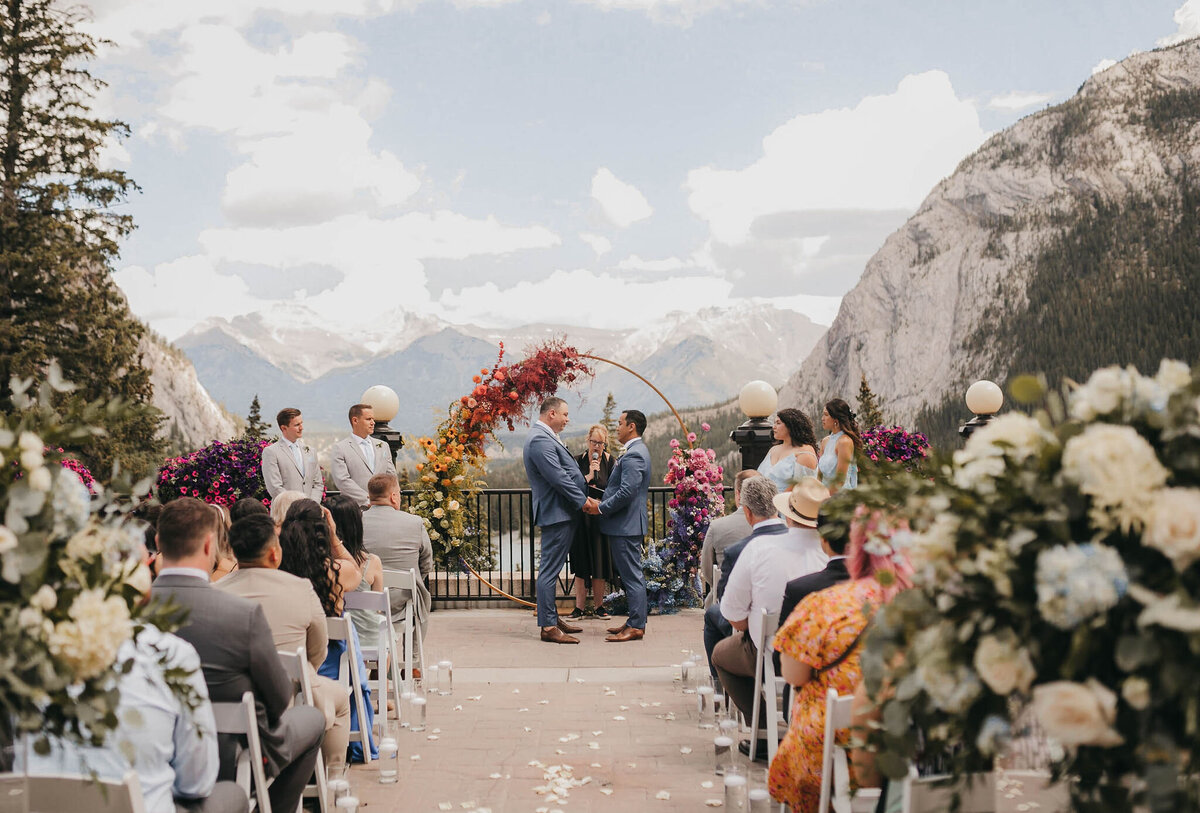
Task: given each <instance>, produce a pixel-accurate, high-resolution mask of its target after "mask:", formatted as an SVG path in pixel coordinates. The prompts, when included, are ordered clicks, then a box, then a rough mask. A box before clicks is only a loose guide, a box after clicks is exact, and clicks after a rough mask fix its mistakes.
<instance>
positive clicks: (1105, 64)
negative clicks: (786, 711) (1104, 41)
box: [1092, 59, 1117, 76]
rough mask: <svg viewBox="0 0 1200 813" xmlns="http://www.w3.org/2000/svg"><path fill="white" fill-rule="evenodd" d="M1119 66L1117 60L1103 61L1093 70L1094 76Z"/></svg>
mask: <svg viewBox="0 0 1200 813" xmlns="http://www.w3.org/2000/svg"><path fill="white" fill-rule="evenodd" d="M1116 64H1117V60H1115V59H1102V60H1100V61H1099V62H1097V63H1096V67H1094V68H1092V76H1095V75H1096V74H1098V73H1104V72H1105V71H1106V70H1108V69H1109V68H1111V67H1112V66H1113V65H1116Z"/></svg>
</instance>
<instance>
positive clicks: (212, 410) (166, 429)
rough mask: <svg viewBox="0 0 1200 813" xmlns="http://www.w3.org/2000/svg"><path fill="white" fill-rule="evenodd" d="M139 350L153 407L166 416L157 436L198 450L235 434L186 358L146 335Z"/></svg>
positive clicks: (234, 425) (232, 422) (233, 426)
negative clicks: (152, 398)
mask: <svg viewBox="0 0 1200 813" xmlns="http://www.w3.org/2000/svg"><path fill="white" fill-rule="evenodd" d="M140 349H141V351H142V363H143V364H145V365H146V367H148V368H149V369H150V380H151V382H152V383H153V384H154V406H155V407H157V408H158V409H159V410H160V411H162V413H163V415H165V416H166V421H164V422H163V426H162V430H161V434H162V435H163V436H164V437H166V438H167V439H168V440H169V441H171V442H172V444H173V445H178V446H181V447H183V448H185V449H189V450H190V449H198V448H200V447H201V446H205V445H207V444H208V443H210V442H211V441H214V440H228V439H229V438H231V437H233V436H235V435H236V434H237V433H238V426H237V423H236V421H235V419H234V417H233V416H232V415H230V414H229V413H228V412H226V411H225V409H224V408H222V407H221V406H220V405H219V404H218V403H217V402H216V401H214V400H213V399H212V397H211V396H209V394H208V391H207V390H205V389H204V387H203V386H202V385H201V384H200V379H199V378H197V377H196V370H195V368H194V367H192V363H191V362H190V361H188V358H187V356H185V355H184V354H183V353H182V352H181V351H179V350H177V349H175V348H174V347H171V346H170V345H169V344H168V343H167V342H166V341H164V340H163V339H162V338H160V337H158V336H155V335H153V334H151V333H150V332H149V331H147V333H146V336H145V337H144V338H143V339H142V342H141V345H140Z"/></svg>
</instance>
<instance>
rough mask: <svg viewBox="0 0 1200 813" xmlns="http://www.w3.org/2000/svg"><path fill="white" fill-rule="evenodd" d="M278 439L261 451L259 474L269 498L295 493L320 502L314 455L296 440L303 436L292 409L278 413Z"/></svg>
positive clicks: (321, 484) (322, 489)
mask: <svg viewBox="0 0 1200 813" xmlns="http://www.w3.org/2000/svg"><path fill="white" fill-rule="evenodd" d="M275 422H276V423H278V424H279V434H280V435H281V437H280V438H279V440H277V441H275V442H274V443H272V444H271V445H270V446H268V447H266V448H265V449H263V452H262V475H263V481H264V482H265V483H266V485H267V493H268V494H270V495H271V499H275V497H276V496H277V495H279V494H281V493H283V492H284V491H299V492H300V493H301V494H303V495H304V496H306V497H308V498H309V499H310V500H315V501H316V502H320V501H321V497H322V496H323V495H324V494H325V479H324V478H323V477H322V476H321V466H320V464H319V463H317V453H316V452H314V451H313V450H312V449H310V448H309V447H308V444H306V443H305V442H304V441H302V440H301V439H300V438H301V436H302V435H303V434H304V418H303V417H302V416H301V415H300V410H298V409H295V408H294V407H288V408H287V409H281V410H279V414H278V415H276V416H275Z"/></svg>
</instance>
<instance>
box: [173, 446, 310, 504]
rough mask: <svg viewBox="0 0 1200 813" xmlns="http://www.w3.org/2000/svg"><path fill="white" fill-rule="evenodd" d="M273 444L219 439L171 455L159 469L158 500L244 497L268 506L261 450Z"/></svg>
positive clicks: (209, 500) (210, 500)
mask: <svg viewBox="0 0 1200 813" xmlns="http://www.w3.org/2000/svg"><path fill="white" fill-rule="evenodd" d="M270 443H271V441H269V440H255V439H254V438H238V439H237V440H230V441H219V440H218V441H214V442H213V443H210V444H209V445H208V446H205V447H204V448H203V449H197V450H196V451H194V452H190V453H188V454H185V455H183V456H182V457H172V458H169V459H168V460H166V461H165V462H164V463H163V465H162V468H161V469H159V471H158V479H157V480H156V486H157V492H158V499H159V501H160V502H162V503H168V502H170V501H171V500H174V499H176V498H178V497H195V498H196V499H198V500H203V501H204V502H206V503H211V504H213V505H233V504H234V503H235V502H237V501H238V500H240V499H242V498H244V497H253V498H254V499H256V500H260V501H262V503H263V505H269V504H270V502H271V500H270V497H269V496H268V494H267V485H266V483H265V482H264V481H263V475H262V451H263V449H264V448H265V447H267V446H269V445H270ZM306 449H307V447H306Z"/></svg>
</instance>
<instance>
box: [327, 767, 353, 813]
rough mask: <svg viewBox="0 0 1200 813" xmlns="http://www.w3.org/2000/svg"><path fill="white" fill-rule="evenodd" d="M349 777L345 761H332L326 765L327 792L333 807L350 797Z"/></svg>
mask: <svg viewBox="0 0 1200 813" xmlns="http://www.w3.org/2000/svg"><path fill="white" fill-rule="evenodd" d="M347 776H348V775H347V773H346V762H345V760H341V759H331V760H329V762H328V763H327V764H326V765H325V792H326V793H327V794H328V795H329V805H330V806H331V807H332V806H333V805H334V804H335V803H336V802H337V800H338V799H340V798H342V797H343V796H349V795H350V780H349V779H348V778H347Z"/></svg>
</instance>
